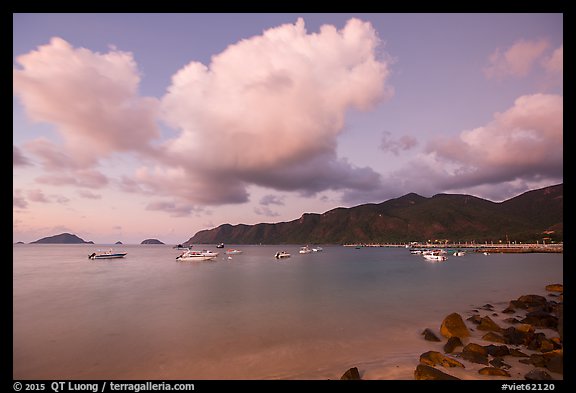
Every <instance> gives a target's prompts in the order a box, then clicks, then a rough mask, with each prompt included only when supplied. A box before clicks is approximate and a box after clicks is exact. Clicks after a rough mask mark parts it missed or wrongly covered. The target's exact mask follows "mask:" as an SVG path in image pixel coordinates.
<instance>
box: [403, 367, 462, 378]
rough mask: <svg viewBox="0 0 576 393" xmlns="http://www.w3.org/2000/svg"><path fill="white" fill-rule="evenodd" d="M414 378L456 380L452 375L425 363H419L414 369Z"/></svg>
mask: <svg viewBox="0 0 576 393" xmlns="http://www.w3.org/2000/svg"><path fill="white" fill-rule="evenodd" d="M414 379H416V380H458V379H460V378H456V377H455V376H453V375H450V374H446V373H445V372H442V371H440V370H438V369H436V368H434V367H431V366H427V365H425V364H419V365H418V366H416V370H414Z"/></svg>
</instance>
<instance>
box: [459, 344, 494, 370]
mask: <svg viewBox="0 0 576 393" xmlns="http://www.w3.org/2000/svg"><path fill="white" fill-rule="evenodd" d="M462 359H465V360H468V361H469V362H472V363H479V364H485V365H488V351H486V349H485V348H484V347H483V346H481V345H478V344H475V343H470V344H468V345H466V346H465V347H464V348H463V349H462Z"/></svg>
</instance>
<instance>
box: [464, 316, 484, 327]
mask: <svg viewBox="0 0 576 393" xmlns="http://www.w3.org/2000/svg"><path fill="white" fill-rule="evenodd" d="M466 320H467V321H470V322H472V323H473V324H475V325H479V324H480V322H482V317H481V316H480V315H472V316H471V317H468V318H466Z"/></svg>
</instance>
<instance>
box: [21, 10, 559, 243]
mask: <svg viewBox="0 0 576 393" xmlns="http://www.w3.org/2000/svg"><path fill="white" fill-rule="evenodd" d="M562 182H563V15H562V14H554V13H518V14H515V13H502V14H489V13H481V14H479V13H466V14H457V13H448V14H418V13H409V14H400V13H391V14H387V13H369V14H344V13H338V14H329V13H313V14H306V13H303V14H297V13H295V14H288V13H272V14H266V13H245V14H226V13H219V14H202V13H181V14H154V13H150V14H126V13H123V14H95V13H83V14H70V13H66V14H58V13H52V14H14V15H13V240H14V242H16V241H23V242H26V243H27V242H30V241H34V240H37V239H39V238H42V237H45V236H52V235H55V234H59V233H63V232H69V233H74V234H76V235H77V236H79V237H81V238H83V239H84V240H87V241H88V240H92V241H94V242H95V243H100V244H110V243H114V242H116V241H122V242H123V243H125V244H138V243H140V242H141V241H142V240H144V239H148V238H156V239H159V240H161V241H163V242H165V243H167V244H177V243H182V242H184V241H186V240H188V239H189V238H190V237H191V236H193V235H194V234H195V233H196V232H197V231H199V230H203V229H210V228H213V227H216V226H218V225H221V224H224V223H230V224H240V223H242V224H256V223H260V222H280V221H291V220H294V219H297V218H299V217H300V216H301V215H302V214H303V213H323V212H326V211H328V210H330V209H333V208H336V207H352V206H356V205H359V204H362V203H380V202H383V201H386V200H389V199H392V198H397V197H400V196H402V195H405V194H407V193H410V192H415V193H417V194H420V195H422V196H425V197H431V196H433V195H435V194H438V193H458V194H470V195H474V196H477V197H481V198H485V199H489V200H492V201H494V202H500V201H503V200H506V199H508V198H511V197H514V196H516V195H519V194H521V193H523V192H525V191H528V190H531V189H537V188H542V187H546V186H550V185H554V184H559V183H562Z"/></svg>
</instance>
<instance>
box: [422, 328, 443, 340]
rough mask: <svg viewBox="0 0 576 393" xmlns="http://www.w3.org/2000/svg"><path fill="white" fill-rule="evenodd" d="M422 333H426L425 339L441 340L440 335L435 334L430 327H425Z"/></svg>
mask: <svg viewBox="0 0 576 393" xmlns="http://www.w3.org/2000/svg"><path fill="white" fill-rule="evenodd" d="M422 334H423V335H424V340H426V341H434V342H440V339H439V338H438V336H436V335H435V334H434V332H433V331H432V330H430V329H428V328H426V329H424V331H423V332H422Z"/></svg>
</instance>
